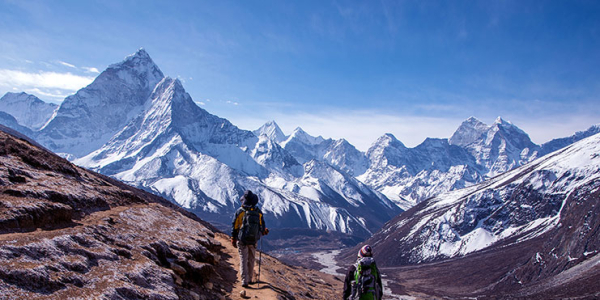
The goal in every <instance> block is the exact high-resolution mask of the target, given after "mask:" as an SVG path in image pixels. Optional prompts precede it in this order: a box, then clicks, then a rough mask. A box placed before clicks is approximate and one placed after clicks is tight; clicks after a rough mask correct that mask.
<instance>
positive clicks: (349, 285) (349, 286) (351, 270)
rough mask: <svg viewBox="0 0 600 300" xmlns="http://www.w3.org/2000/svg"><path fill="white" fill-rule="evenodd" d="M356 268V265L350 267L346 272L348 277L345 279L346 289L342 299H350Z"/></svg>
mask: <svg viewBox="0 0 600 300" xmlns="http://www.w3.org/2000/svg"><path fill="white" fill-rule="evenodd" d="M355 271H356V268H355V267H354V265H352V266H350V267H349V268H348V271H347V272H346V278H345V279H344V291H343V292H342V299H343V300H348V299H350V295H351V294H352V280H353V279H354V272H355Z"/></svg>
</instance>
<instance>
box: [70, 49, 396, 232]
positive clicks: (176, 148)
mask: <svg viewBox="0 0 600 300" xmlns="http://www.w3.org/2000/svg"><path fill="white" fill-rule="evenodd" d="M136 55H137V54H136ZM127 63H128V60H126V61H125V62H123V63H122V64H127ZM112 68H122V67H121V66H120V65H118V64H117V65H113V66H112ZM105 72H106V71H105ZM140 73H142V74H145V73H147V72H143V71H142V72H140ZM136 86H137V85H136ZM140 103H143V105H141V106H140V107H137V106H132V107H131V112H130V113H129V114H128V116H130V118H129V121H128V122H127V123H126V124H124V126H123V127H122V128H121V130H120V131H118V132H116V133H115V134H114V136H113V137H112V138H110V140H108V142H106V143H105V144H104V145H103V146H101V147H99V149H97V150H95V151H93V152H92V153H90V154H88V155H86V156H84V157H81V158H79V159H77V160H75V162H76V163H77V164H79V165H82V166H85V167H88V168H91V169H94V170H97V171H99V172H101V173H103V174H107V175H110V176H113V177H115V178H118V179H120V180H123V181H125V182H128V183H130V184H133V185H136V186H139V187H142V188H144V189H147V190H151V191H153V192H155V193H158V194H160V195H162V196H165V197H166V198H168V199H171V200H173V201H175V202H177V203H178V204H180V205H181V206H183V207H185V208H187V209H189V210H191V211H193V212H195V213H197V214H198V215H200V216H201V217H203V218H205V219H207V220H211V221H214V222H220V223H227V221H228V219H229V217H230V216H231V215H232V214H233V212H234V211H235V209H236V208H237V207H238V206H239V203H238V199H239V196H240V195H241V194H242V193H243V192H244V190H246V189H251V190H253V191H254V192H256V193H257V194H258V195H259V197H260V199H261V205H262V209H263V212H265V216H266V219H267V222H269V224H271V225H270V226H274V227H289V228H291V227H300V228H311V229H317V230H333V231H339V232H343V233H350V234H354V235H358V236H362V237H366V236H368V235H370V233H371V232H372V231H374V230H376V229H378V228H379V227H381V226H382V225H383V223H384V222H385V221H387V220H389V219H391V218H392V217H393V216H395V215H396V214H398V213H399V212H401V210H400V209H399V208H398V207H397V206H396V205H395V204H394V203H393V202H390V201H389V200H387V198H386V197H385V196H383V195H382V194H379V193H376V192H373V191H372V190H371V189H370V188H368V187H367V186H365V185H364V184H362V183H360V182H359V181H357V180H355V179H354V178H352V177H351V176H348V175H347V174H345V173H343V172H340V171H338V170H336V169H334V168H331V167H329V166H320V165H319V164H318V163H316V162H315V163H314V164H311V163H310V162H307V164H306V165H305V166H304V167H303V166H302V165H301V164H300V163H299V162H298V161H297V160H296V159H295V158H294V156H292V155H291V154H290V152H288V151H287V150H286V149H285V148H284V147H282V146H280V145H279V144H278V143H276V142H274V141H273V140H272V139H271V138H270V137H269V136H268V135H261V136H260V137H257V136H256V135H255V134H253V133H252V132H250V131H246V130H241V129H239V128H237V127H235V126H234V125H232V124H231V123H230V122H229V121H227V120H225V119H222V118H219V117H217V116H214V115H211V114H210V113H208V112H207V111H205V110H203V109H202V108H200V107H199V106H197V105H196V104H195V103H194V102H193V100H192V99H191V97H190V96H189V94H188V93H186V92H185V89H184V88H183V86H182V84H181V82H179V80H174V79H171V78H169V77H165V78H163V79H162V80H161V81H160V82H158V83H157V84H156V86H155V87H154V88H153V90H152V93H151V94H150V95H149V96H148V98H147V99H146V100H145V101H140ZM136 113H137V114H136ZM272 128H274V129H275V130H272V131H265V132H271V133H277V130H276V129H277V128H278V127H277V126H276V124H274V123H273V124H272ZM271 137H277V134H275V135H272V134H271ZM294 137H295V138H303V139H304V140H303V141H313V142H315V143H318V142H322V141H324V139H322V138H320V139H311V137H310V136H308V135H307V134H306V135H304V136H303V137H301V132H300V131H299V130H298V131H297V132H296V135H294ZM315 174H317V175H315ZM223 216H227V218H226V219H227V220H224V219H223Z"/></svg>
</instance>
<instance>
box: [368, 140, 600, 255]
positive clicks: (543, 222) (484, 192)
mask: <svg viewBox="0 0 600 300" xmlns="http://www.w3.org/2000/svg"><path fill="white" fill-rule="evenodd" d="M598 180H600V134H596V135H594V136H592V137H589V138H587V139H584V140H582V141H579V142H577V143H575V144H573V145H571V146H568V147H566V148H564V149H562V150H559V151H557V152H554V153H552V154H549V155H546V156H544V157H542V158H539V159H537V160H535V161H533V162H531V163H530V164H528V165H525V166H522V167H519V168H517V169H514V170H512V171H509V172H506V173H504V174H502V175H500V176H498V177H495V178H493V179H492V180H489V181H486V182H484V183H481V184H478V185H474V186H471V187H468V188H465V189H461V190H457V191H452V192H448V193H444V194H441V195H439V196H437V197H435V198H433V199H431V200H429V201H427V202H426V203H424V204H425V205H420V206H419V207H418V208H419V209H417V208H415V211H412V210H411V212H412V213H411V212H408V213H407V215H406V216H404V217H403V216H402V215H401V216H400V217H399V218H397V219H396V220H395V221H393V222H390V223H389V225H387V226H386V228H384V229H382V234H383V235H379V236H378V238H379V239H381V240H380V241H378V242H383V241H385V240H389V239H394V240H396V239H397V243H398V244H399V245H410V246H409V249H405V250H404V251H406V252H407V253H406V256H405V257H406V259H407V260H408V261H411V262H415V263H416V262H420V261H431V260H435V259H440V258H448V257H455V256H463V255H465V254H468V253H471V252H474V251H478V250H481V249H484V248H487V247H489V246H491V245H494V244H496V243H498V242H500V241H503V240H507V239H513V240H515V241H517V242H523V241H526V240H529V239H533V238H535V237H537V236H540V235H541V234H543V233H545V232H548V231H550V230H553V229H554V228H557V227H558V226H559V224H560V221H561V212H562V210H563V208H564V207H565V205H566V203H567V201H569V199H571V193H572V192H573V191H576V190H578V189H580V188H582V187H585V186H588V185H589V184H590V183H592V182H595V181H598ZM400 232H404V233H405V232H408V234H404V233H402V234H400V235H399V237H400V238H398V237H396V234H395V233H400Z"/></svg>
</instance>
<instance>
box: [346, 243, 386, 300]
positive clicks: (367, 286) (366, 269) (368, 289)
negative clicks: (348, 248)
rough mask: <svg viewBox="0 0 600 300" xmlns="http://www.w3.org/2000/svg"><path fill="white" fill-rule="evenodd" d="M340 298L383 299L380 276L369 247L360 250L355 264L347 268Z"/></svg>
mask: <svg viewBox="0 0 600 300" xmlns="http://www.w3.org/2000/svg"><path fill="white" fill-rule="evenodd" d="M342 297H343V299H344V300H367V299H368V300H380V299H381V298H382V297H383V288H382V285H381V274H380V273H379V269H377V265H376V264H375V259H374V258H373V250H372V249H371V246H369V245H365V246H363V247H362V248H360V250H359V251H358V259H357V260H356V263H355V264H353V265H351V266H350V267H349V268H348V272H346V279H345V280H344V293H343V295H342Z"/></svg>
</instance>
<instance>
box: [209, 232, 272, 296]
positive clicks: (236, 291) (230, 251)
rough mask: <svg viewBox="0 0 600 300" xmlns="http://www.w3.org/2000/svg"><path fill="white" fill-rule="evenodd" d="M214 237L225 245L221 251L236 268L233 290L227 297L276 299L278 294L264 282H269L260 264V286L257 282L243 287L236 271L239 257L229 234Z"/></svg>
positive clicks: (256, 269)
mask: <svg viewBox="0 0 600 300" xmlns="http://www.w3.org/2000/svg"><path fill="white" fill-rule="evenodd" d="M215 238H216V239H217V241H219V242H220V243H221V244H222V245H223V246H225V249H224V250H223V252H225V253H227V255H228V256H229V257H230V258H229V259H228V260H227V261H228V263H230V264H231V265H232V266H233V268H234V269H235V270H236V272H235V282H234V285H233V290H232V291H231V295H229V298H231V299H277V295H279V294H278V293H277V292H275V290H274V289H272V288H271V287H270V286H269V285H268V284H266V282H270V280H269V279H268V278H265V277H266V275H267V274H265V273H266V272H264V269H262V266H261V274H260V277H261V278H260V279H261V282H260V287H259V284H251V285H249V286H248V288H243V287H242V282H241V279H240V275H239V271H238V267H239V265H240V257H239V254H238V251H237V248H234V247H233V246H232V245H231V241H230V239H229V236H227V235H225V234H217V235H216V236H215ZM257 257H258V253H257ZM264 257H265V256H263V258H264ZM257 263H258V262H257ZM255 273H258V264H257V265H256V267H255ZM243 290H245V291H246V295H247V296H246V297H245V298H243V297H241V296H240V292H241V291H243Z"/></svg>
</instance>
